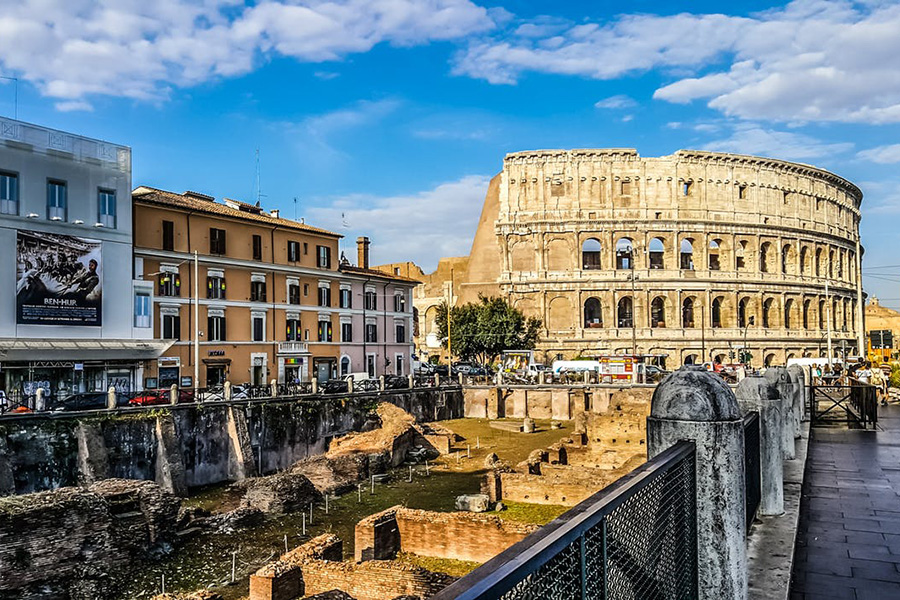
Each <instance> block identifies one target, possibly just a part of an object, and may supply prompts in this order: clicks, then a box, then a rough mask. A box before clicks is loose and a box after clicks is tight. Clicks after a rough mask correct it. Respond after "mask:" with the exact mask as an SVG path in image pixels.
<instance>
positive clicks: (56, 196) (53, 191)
mask: <svg viewBox="0 0 900 600" xmlns="http://www.w3.org/2000/svg"><path fill="white" fill-rule="evenodd" d="M66 196H67V194H66V183H65V182H64V181H52V180H51V181H48V182H47V218H48V219H50V220H51V221H65V220H66V214H67V212H66V206H67V202H66Z"/></svg>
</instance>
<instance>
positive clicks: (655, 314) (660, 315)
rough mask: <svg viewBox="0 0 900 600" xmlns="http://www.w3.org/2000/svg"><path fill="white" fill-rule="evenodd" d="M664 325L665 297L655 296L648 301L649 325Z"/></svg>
mask: <svg viewBox="0 0 900 600" xmlns="http://www.w3.org/2000/svg"><path fill="white" fill-rule="evenodd" d="M665 326H666V299H665V298H663V297H662V296H657V297H656V298H654V299H653V301H652V302H651V303H650V327H665Z"/></svg>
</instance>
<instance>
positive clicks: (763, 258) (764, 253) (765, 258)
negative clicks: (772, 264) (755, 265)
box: [759, 242, 772, 273]
mask: <svg viewBox="0 0 900 600" xmlns="http://www.w3.org/2000/svg"><path fill="white" fill-rule="evenodd" d="M771 250H772V244H771V243H769V242H763V243H762V244H760V246H759V271H760V272H761V273H768V272H769V255H770V254H771Z"/></svg>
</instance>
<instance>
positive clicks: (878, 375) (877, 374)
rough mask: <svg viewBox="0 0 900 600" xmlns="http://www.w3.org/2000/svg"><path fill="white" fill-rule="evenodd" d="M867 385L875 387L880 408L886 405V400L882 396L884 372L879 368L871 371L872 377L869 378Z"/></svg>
mask: <svg viewBox="0 0 900 600" xmlns="http://www.w3.org/2000/svg"><path fill="white" fill-rule="evenodd" d="M869 383H871V384H872V385H874V386H875V394H876V396H877V397H878V398H879V399H880V400H881V404H882V406H884V405H886V404H887V398H886V397H885V395H884V372H883V371H882V370H881V367H875V368H873V369H872V377H871V378H869Z"/></svg>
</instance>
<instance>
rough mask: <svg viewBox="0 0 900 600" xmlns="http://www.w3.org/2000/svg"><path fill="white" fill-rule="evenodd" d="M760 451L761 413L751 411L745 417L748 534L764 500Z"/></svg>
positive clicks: (745, 498) (745, 479)
mask: <svg viewBox="0 0 900 600" xmlns="http://www.w3.org/2000/svg"><path fill="white" fill-rule="evenodd" d="M759 451H760V444H759V413H758V412H756V411H751V412H749V413H747V414H746V415H745V416H744V489H745V490H746V493H745V494H744V504H745V507H746V511H747V532H748V533H749V532H750V527H751V526H752V525H753V521H754V520H755V519H756V513H757V512H758V511H759V503H760V501H761V500H762V487H761V481H760V463H761V461H760V457H759Z"/></svg>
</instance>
